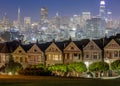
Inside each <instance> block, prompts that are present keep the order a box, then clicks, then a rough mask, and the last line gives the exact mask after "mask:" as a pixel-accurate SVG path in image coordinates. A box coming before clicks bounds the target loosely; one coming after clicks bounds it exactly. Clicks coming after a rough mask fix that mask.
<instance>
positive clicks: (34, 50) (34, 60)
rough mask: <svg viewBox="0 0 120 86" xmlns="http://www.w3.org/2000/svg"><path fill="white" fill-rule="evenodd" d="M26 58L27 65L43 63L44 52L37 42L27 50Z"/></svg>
mask: <svg viewBox="0 0 120 86" xmlns="http://www.w3.org/2000/svg"><path fill="white" fill-rule="evenodd" d="M27 55H28V59H27V62H28V64H29V65H38V64H44V60H45V58H44V53H43V51H42V50H41V49H40V48H39V47H38V45H37V44H34V45H33V46H32V47H31V48H30V49H29V50H28V51H27Z"/></svg>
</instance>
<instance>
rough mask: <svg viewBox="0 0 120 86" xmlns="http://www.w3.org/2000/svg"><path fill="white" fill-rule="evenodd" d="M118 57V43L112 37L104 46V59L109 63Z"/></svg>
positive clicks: (119, 55)
mask: <svg viewBox="0 0 120 86" xmlns="http://www.w3.org/2000/svg"><path fill="white" fill-rule="evenodd" d="M118 59H120V45H119V43H118V42H117V41H116V40H115V39H112V40H111V41H110V42H109V43H108V44H107V45H106V46H105V47H104V60H105V61H106V62H108V63H110V62H113V61H115V60H118Z"/></svg>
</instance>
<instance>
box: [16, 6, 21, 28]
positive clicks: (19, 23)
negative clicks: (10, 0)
mask: <svg viewBox="0 0 120 86" xmlns="http://www.w3.org/2000/svg"><path fill="white" fill-rule="evenodd" d="M17 23H18V28H19V29H20V26H21V21H20V8H18V18H17Z"/></svg>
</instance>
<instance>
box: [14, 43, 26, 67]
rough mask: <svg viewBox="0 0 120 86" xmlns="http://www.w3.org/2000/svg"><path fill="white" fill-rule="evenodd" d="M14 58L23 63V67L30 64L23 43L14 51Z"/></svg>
mask: <svg viewBox="0 0 120 86" xmlns="http://www.w3.org/2000/svg"><path fill="white" fill-rule="evenodd" d="M12 56H13V60H14V61H15V62H18V63H21V64H22V65H23V67H26V66H27V65H28V56H27V52H26V51H25V50H24V47H23V46H22V45H19V46H18V47H17V48H16V50H15V51H14V52H13V53H12Z"/></svg>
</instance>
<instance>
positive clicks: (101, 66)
mask: <svg viewBox="0 0 120 86" xmlns="http://www.w3.org/2000/svg"><path fill="white" fill-rule="evenodd" d="M89 70H90V71H91V72H97V71H99V72H100V71H107V70H109V64H107V63H106V62H94V63H92V64H90V66H89Z"/></svg>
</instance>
